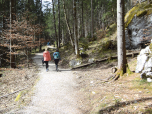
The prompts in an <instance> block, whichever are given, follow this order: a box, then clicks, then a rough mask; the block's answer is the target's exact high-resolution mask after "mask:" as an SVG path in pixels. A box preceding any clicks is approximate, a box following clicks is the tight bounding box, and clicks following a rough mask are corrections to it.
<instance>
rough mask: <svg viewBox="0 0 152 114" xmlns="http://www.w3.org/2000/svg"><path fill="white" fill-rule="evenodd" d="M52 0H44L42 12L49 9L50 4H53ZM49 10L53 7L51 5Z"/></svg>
mask: <svg viewBox="0 0 152 114" xmlns="http://www.w3.org/2000/svg"><path fill="white" fill-rule="evenodd" d="M51 2H52V0H42V11H44V10H45V9H46V7H47V4H48V3H51ZM48 7H49V8H50V7H51V4H50V5H49V6H48Z"/></svg>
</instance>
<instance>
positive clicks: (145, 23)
mask: <svg viewBox="0 0 152 114" xmlns="http://www.w3.org/2000/svg"><path fill="white" fill-rule="evenodd" d="M151 8H152V5H149V4H147V2H142V3H141V4H137V5H136V6H135V7H133V8H132V9H131V10H130V11H128V12H127V14H126V16H125V27H126V29H125V37H126V48H127V49H137V48H145V47H146V44H147V43H149V42H150V40H151V37H152V32H151V31H152V12H151Z"/></svg>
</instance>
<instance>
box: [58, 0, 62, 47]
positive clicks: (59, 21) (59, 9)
mask: <svg viewBox="0 0 152 114" xmlns="http://www.w3.org/2000/svg"><path fill="white" fill-rule="evenodd" d="M58 23H59V24H58V32H59V34H58V47H59V48H60V36H61V35H60V34H61V33H60V0H58Z"/></svg>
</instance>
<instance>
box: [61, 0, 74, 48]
mask: <svg viewBox="0 0 152 114" xmlns="http://www.w3.org/2000/svg"><path fill="white" fill-rule="evenodd" d="M63 9H64V16H65V21H66V25H67V28H68V31H69V36H70V40H71V45H72V46H73V47H74V41H73V38H72V32H71V29H70V25H69V22H68V20H67V13H66V9H65V2H64V0H63Z"/></svg>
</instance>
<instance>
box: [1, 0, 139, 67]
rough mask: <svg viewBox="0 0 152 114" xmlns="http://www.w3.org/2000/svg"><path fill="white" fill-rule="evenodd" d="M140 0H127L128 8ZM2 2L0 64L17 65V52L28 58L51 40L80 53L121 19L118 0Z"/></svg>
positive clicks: (59, 45) (18, 0) (57, 44)
mask: <svg viewBox="0 0 152 114" xmlns="http://www.w3.org/2000/svg"><path fill="white" fill-rule="evenodd" d="M136 2H137V1H136V0H134V1H131V0H126V1H125V6H126V10H125V11H126V12H127V10H129V9H130V8H131V7H132V6H133V5H134V4H135V3H136ZM0 3H1V6H2V7H1V9H0V11H1V18H0V23H1V26H0V30H1V42H0V44H1V50H0V56H1V60H0V61H1V62H0V63H1V64H0V66H4V65H6V63H9V64H10V67H12V68H15V67H16V65H15V64H17V63H16V58H17V56H19V55H26V56H27V58H28V55H29V53H30V52H31V51H32V50H33V49H36V48H39V50H41V48H42V46H43V45H46V42H48V41H50V42H51V44H53V45H55V46H56V47H57V48H60V47H61V46H63V45H71V46H72V47H73V52H74V53H75V54H76V55H77V56H79V52H78V51H79V45H81V44H82V45H84V44H86V43H89V42H91V41H95V40H96V39H97V34H96V33H97V31H102V32H103V35H104V31H105V30H106V29H107V28H108V27H109V26H110V25H112V24H114V23H116V21H117V17H116V16H117V14H116V11H117V10H116V8H117V7H116V6H117V3H116V0H101V1H99V0H95V1H92V0H91V1H88V0H82V1H81V0H78V1H77V0H75V1H72V0H68V1H66V0H54V1H50V2H46V3H45V6H43V5H42V0H11V1H9V0H1V2H0ZM42 7H45V10H44V11H42ZM75 37H76V39H75ZM100 37H101V38H102V35H101V36H100ZM74 46H75V47H74ZM27 61H28V59H27ZM9 64H7V65H9Z"/></svg>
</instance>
